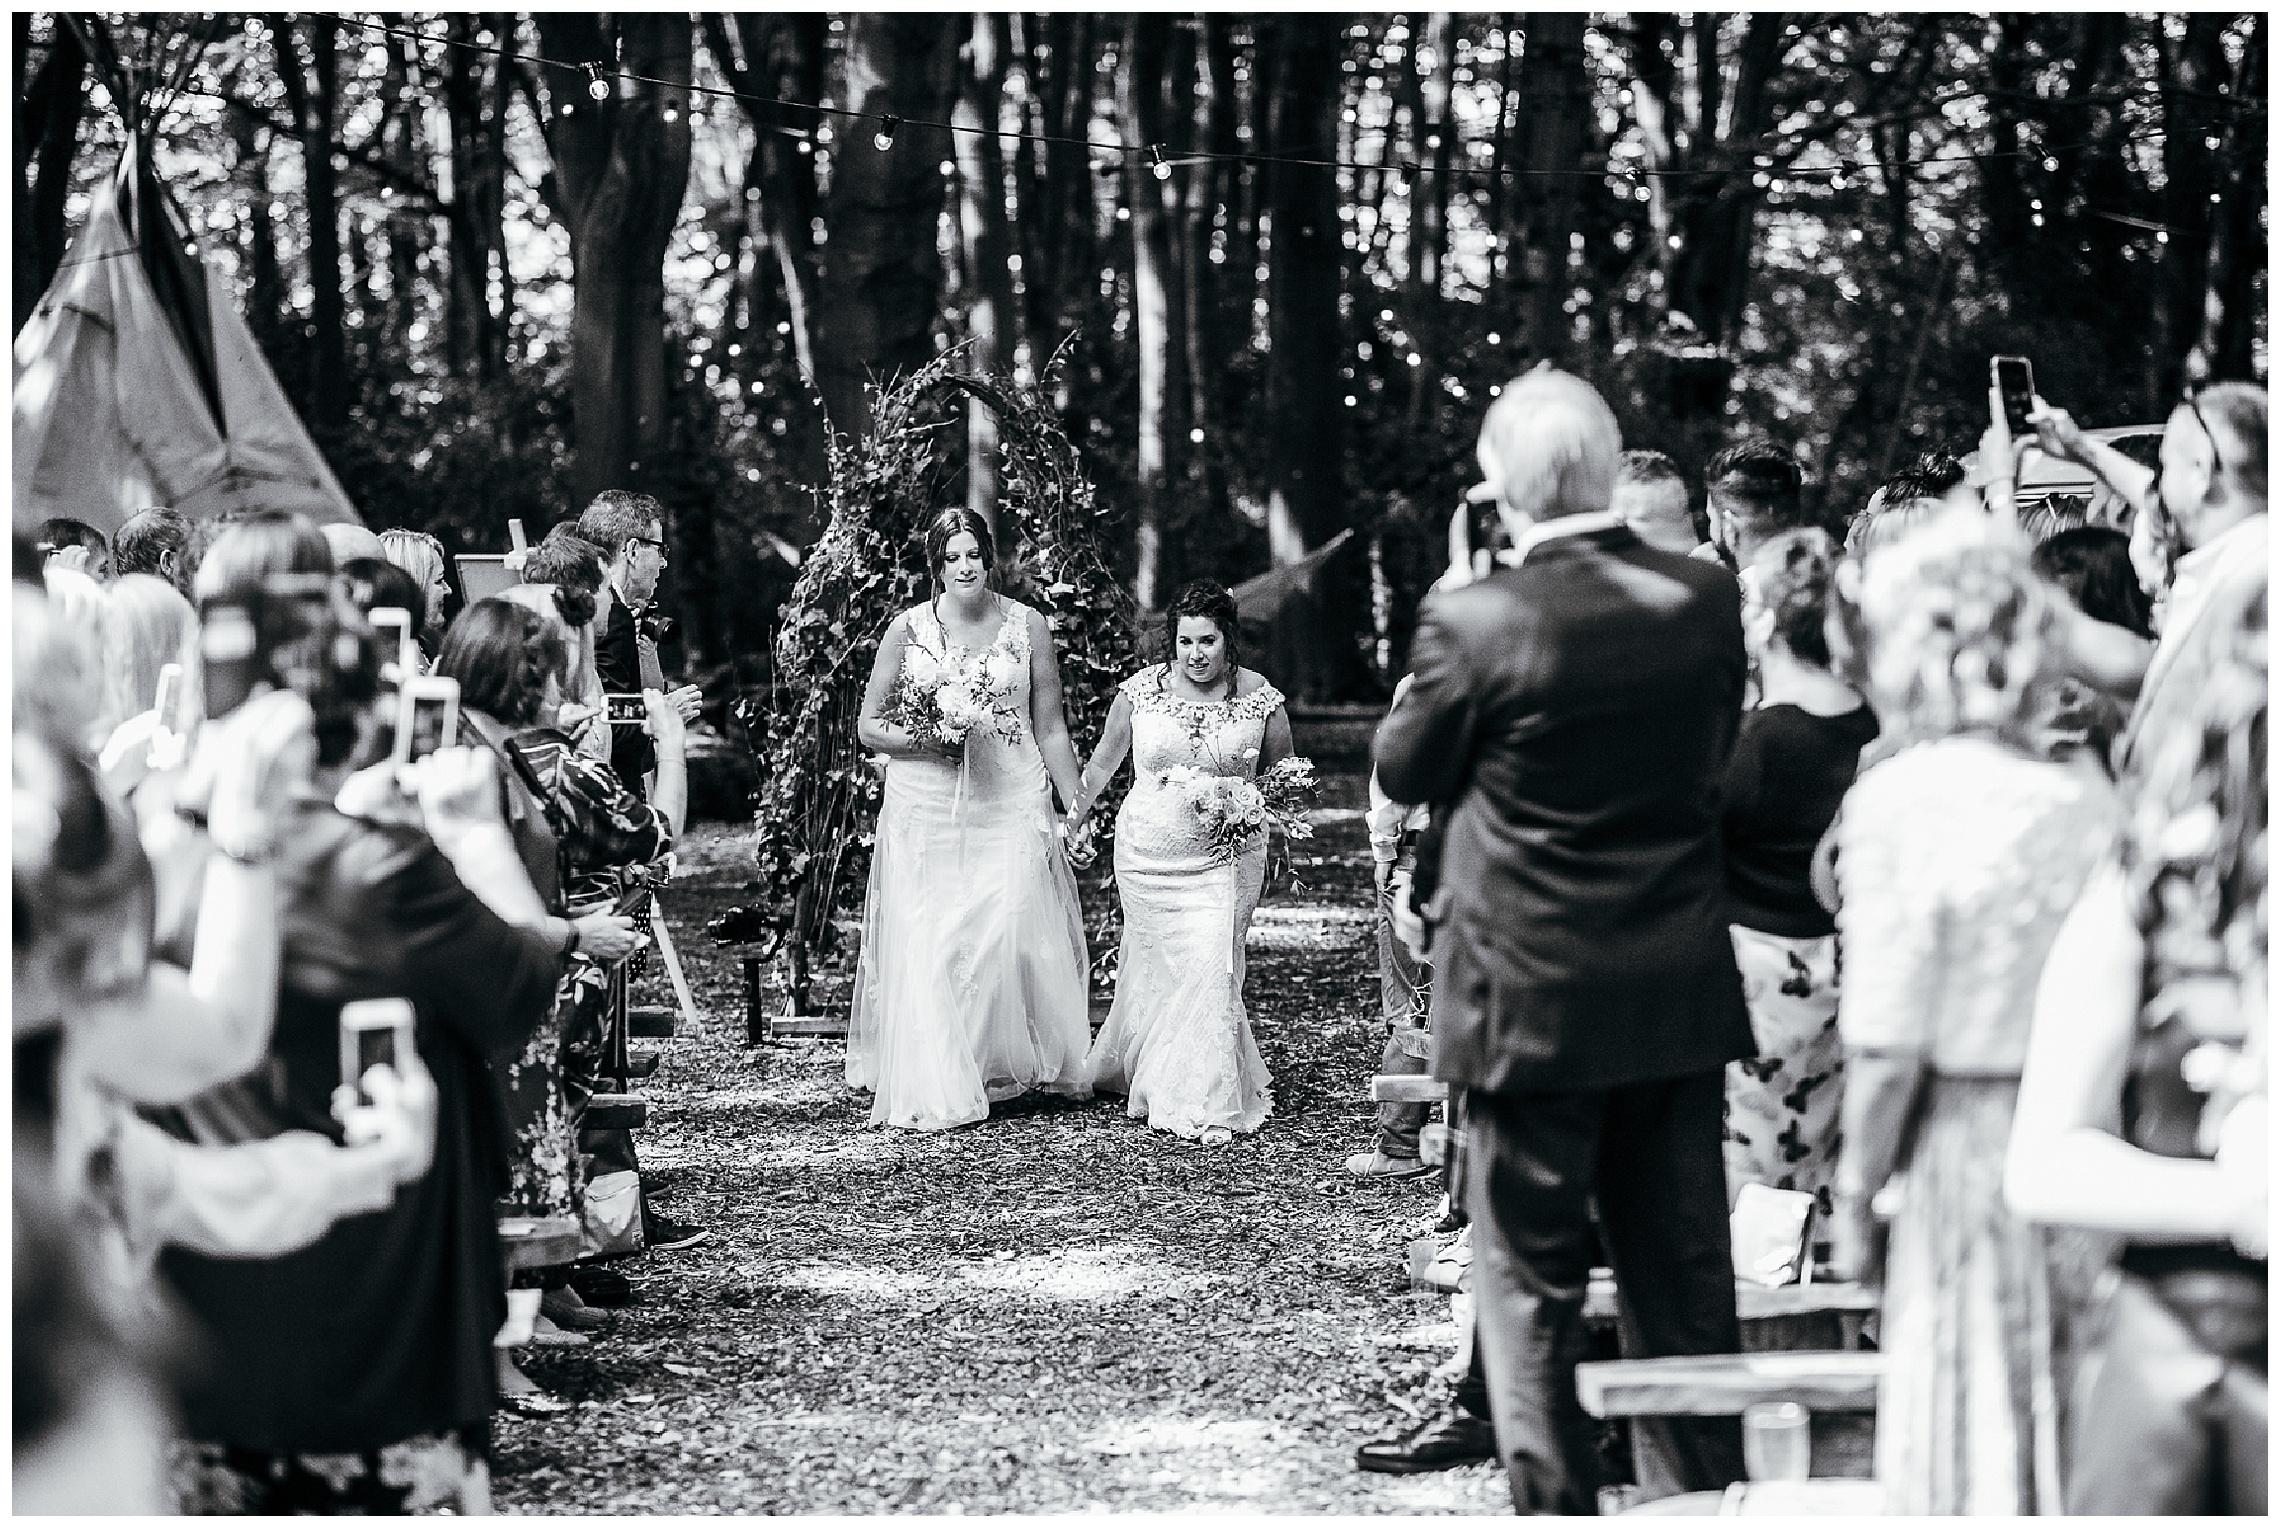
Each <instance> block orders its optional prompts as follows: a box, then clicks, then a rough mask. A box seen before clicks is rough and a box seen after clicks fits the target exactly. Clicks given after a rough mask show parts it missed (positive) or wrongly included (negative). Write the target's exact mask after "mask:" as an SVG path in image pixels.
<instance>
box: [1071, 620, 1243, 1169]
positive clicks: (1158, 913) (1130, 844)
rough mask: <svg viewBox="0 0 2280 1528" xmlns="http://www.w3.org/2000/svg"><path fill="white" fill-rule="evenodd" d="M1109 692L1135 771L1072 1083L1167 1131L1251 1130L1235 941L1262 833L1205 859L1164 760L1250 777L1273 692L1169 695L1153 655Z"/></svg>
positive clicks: (1119, 824) (1189, 810) (1239, 947)
mask: <svg viewBox="0 0 2280 1528" xmlns="http://www.w3.org/2000/svg"><path fill="white" fill-rule="evenodd" d="M1123 690H1124V694H1125V696H1126V697H1127V698H1128V699H1129V700H1130V701H1131V703H1132V767H1133V772H1134V775H1135V779H1134V781H1133V786H1132V793H1131V794H1130V795H1129V796H1127V797H1125V798H1124V809H1123V810H1122V811H1120V812H1118V813H1117V816H1116V884H1117V889H1118V891H1119V893H1120V894H1121V895H1122V897H1123V899H1124V946H1123V955H1122V959H1121V963H1120V965H1119V967H1118V970H1117V976H1116V1003H1115V1006H1114V1007H1113V1008H1111V1009H1110V1010H1109V1015H1108V1022H1107V1024H1105V1025H1104V1026H1102V1028H1101V1032H1100V1038H1099V1039H1098V1040H1097V1041H1095V1042H1094V1044H1093V1049H1092V1055H1091V1056H1090V1057H1089V1058H1087V1061H1086V1064H1085V1076H1086V1080H1087V1081H1088V1082H1090V1083H1091V1084H1092V1085H1093V1086H1094V1087H1096V1088H1098V1089H1100V1090H1101V1091H1102V1092H1106V1093H1122V1094H1124V1095H1125V1098H1126V1112H1127V1113H1129V1114H1130V1115H1131V1116H1132V1117H1133V1118H1134V1119H1145V1120H1146V1121H1147V1122H1148V1123H1149V1124H1150V1125H1152V1126H1154V1127H1155V1128H1157V1129H1159V1130H1168V1131H1170V1132H1171V1133H1172V1134H1174V1135H1178V1136H1184V1137H1187V1138H1188V1139H1191V1140H1192V1139H1194V1138H1195V1137H1196V1136H1198V1135H1201V1134H1202V1133H1203V1132H1204V1131H1206V1130H1209V1129H1212V1128H1214V1127H1217V1128H1221V1129H1225V1130H1228V1131H1230V1132H1234V1133H1238V1134H1240V1133H1244V1132H1248V1131H1252V1130H1256V1129H1258V1128H1259V1126H1260V1125H1261V1124H1262V1123H1264V1122H1265V1120H1266V1118H1267V1115H1268V1113H1269V1112H1270V1111H1271V1110H1272V1109H1273V1107H1274V1100H1273V1097H1272V1092H1271V1089H1270V1087H1269V1080H1268V1077H1267V1064H1266V1062H1265V1061H1264V1060H1263V1059H1261V1058H1260V1055H1259V1047H1258V1045H1257V1043H1256V1042H1255V1041H1253V1039H1252V1038H1251V1020H1250V1016H1249V1015H1248V1014H1247V1013H1246V1012H1245V1011H1244V1009H1243V970H1244V958H1243V940H1244V936H1245V935H1246V934H1247V933H1248V932H1249V930H1250V926H1251V913H1252V910H1253V909H1255V908H1256V907H1257V906H1258V905H1259V889H1260V887H1261V885H1262V884H1263V883H1264V882H1265V880H1266V871H1267V840H1266V835H1265V834H1264V833H1262V834H1260V836H1259V837H1258V838H1257V840H1255V841H1254V842H1253V843H1252V844H1251V846H1250V847H1249V848H1248V849H1247V850H1246V851H1245V852H1244V853H1243V854H1241V855H1240V856H1238V857H1237V858H1236V860H1235V862H1234V863H1233V864H1219V863H1214V862H1213V859H1212V855H1211V851H1210V849H1209V846H1208V845H1207V844H1206V843H1205V841H1204V838H1203V834H1202V830H1201V828H1200V826H1199V823H1198V819H1197V817H1196V814H1195V809H1194V808H1193V806H1191V805H1190V804H1189V801H1188V798H1187V797H1186V795H1185V794H1184V793H1183V792H1182V791H1181V790H1180V789H1179V787H1178V785H1177V784H1176V783H1175V782H1173V781H1169V780H1167V779H1166V771H1169V770H1174V769H1176V768H1178V767H1180V766H1182V765H1184V766H1186V767H1187V768H1189V769H1193V770H1195V771H1197V772H1198V773H1200V774H1209V775H1232V776H1237V777H1241V778H1246V779H1247V778H1249V777H1250V776H1252V775H1254V774H1256V773H1257V772H1258V762H1259V753H1258V750H1259V749H1260V747H1261V745H1262V743H1263V741H1264V739H1265V737H1266V730H1267V720H1268V718H1270V717H1272V716H1273V715H1274V713H1275V711H1276V710H1277V709H1278V708H1279V707H1280V706H1281V705H1282V703H1283V697H1282V695H1281V694H1280V693H1279V692H1278V691H1277V690H1276V689H1275V688H1274V686H1272V685H1261V686H1260V687H1259V688H1258V689H1256V690H1254V691H1253V692H1251V693H1250V694H1249V695H1245V696H1242V697H1240V698H1239V699H1236V700H1231V701H1216V702H1210V703H1204V702H1198V701H1189V700H1182V699H1180V698H1179V697H1177V696H1175V695H1172V694H1170V693H1169V692H1167V691H1166V690H1165V688H1164V670H1163V669H1162V668H1161V667H1160V666H1159V667H1153V668H1147V669H1143V670H1141V672H1139V673H1137V674H1135V675H1133V676H1132V677H1131V678H1130V679H1127V680H1126V681H1124V685H1123Z"/></svg>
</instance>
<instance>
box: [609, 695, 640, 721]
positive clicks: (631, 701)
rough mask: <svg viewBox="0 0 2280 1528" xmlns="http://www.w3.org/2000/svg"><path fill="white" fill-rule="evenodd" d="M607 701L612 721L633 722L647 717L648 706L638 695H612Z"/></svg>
mask: <svg viewBox="0 0 2280 1528" xmlns="http://www.w3.org/2000/svg"><path fill="white" fill-rule="evenodd" d="M609 702H610V720H611V721H613V722H619V723H635V722H641V721H645V720H647V719H648V716H649V707H648V705H647V704H645V703H644V702H643V700H642V698H641V697H640V696H638V695H612V696H611V697H609Z"/></svg>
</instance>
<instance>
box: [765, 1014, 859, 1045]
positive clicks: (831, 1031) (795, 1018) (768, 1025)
mask: <svg viewBox="0 0 2280 1528" xmlns="http://www.w3.org/2000/svg"><path fill="white" fill-rule="evenodd" d="M760 1022H761V1025H762V1033H763V1034H764V1035H765V1036H766V1037H767V1038H768V1039H771V1040H781V1039H787V1038H789V1037H791V1036H793V1035H806V1036H809V1037H810V1038H813V1039H845V1038H846V1037H847V1021H846V1020H845V1019H835V1018H832V1017H831V1016H829V1015H828V1014H785V1015H782V1016H781V1017H778V1016H774V1015H764V1016H763V1017H762V1018H761V1021H760Z"/></svg>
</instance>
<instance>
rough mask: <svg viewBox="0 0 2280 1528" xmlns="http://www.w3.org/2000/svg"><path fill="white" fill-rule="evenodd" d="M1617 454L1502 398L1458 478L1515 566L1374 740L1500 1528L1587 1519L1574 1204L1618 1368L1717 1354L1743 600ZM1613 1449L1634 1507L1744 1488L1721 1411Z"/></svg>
mask: <svg viewBox="0 0 2280 1528" xmlns="http://www.w3.org/2000/svg"><path fill="white" fill-rule="evenodd" d="M1621 450H1622V440H1621V436H1620V434H1619V432H1618V431H1617V428H1616V424H1615V419H1614V416H1613V414H1612V413H1611V412H1610V411H1609V410H1608V408H1607V405H1606V404H1605V403H1604V402H1602V401H1601V399H1600V398H1599V396H1598V394H1596V393H1595V392H1593V391H1592V390H1591V388H1590V387H1589V386H1588V385H1587V384H1585V383H1584V382H1582V381H1581V380H1579V379H1578V378H1576V377H1573V376H1570V375H1568V374H1566V373H1564V372H1558V371H1554V370H1552V369H1550V368H1549V367H1548V366H1547V367H1539V368H1538V369H1537V370H1536V371H1533V372H1531V373H1529V374H1528V375H1526V376H1524V377H1521V378H1518V379H1516V380H1515V381H1514V382H1513V383H1512V384H1511V385H1509V386H1508V387H1506V388H1505V389H1504V391H1503V393H1502V395H1501V396H1500V397H1499V398H1498V400H1497V402H1496V403H1495V404H1494V405H1492V406H1491V408H1490V410H1489V413H1488V417H1487V420H1486V421H1485V423H1484V424H1483V426H1482V430H1481V440H1480V447H1479V456H1480V464H1481V470H1482V472H1483V473H1484V474H1485V476H1486V477H1487V479H1488V482H1489V484H1490V485H1491V487H1492V488H1493V490H1494V492H1495V494H1496V496H1497V508H1498V513H1499V514H1500V515H1501V516H1502V518H1503V519H1504V521H1505V524H1506V526H1507V528H1508V529H1509V531H1510V533H1511V535H1512V540H1513V552H1512V560H1513V562H1514V563H1515V564H1516V565H1514V566H1510V567H1506V568H1502V569H1499V570H1498V571H1497V572H1495V573H1493V574H1491V575H1490V576H1489V577H1487V578H1485V579H1482V580H1481V581H1479V582H1477V583H1474V584H1471V585H1468V586H1466V587H1464V588H1461V589H1450V590H1446V591H1443V592H1441V593H1439V594H1436V595H1435V596H1434V598H1433V599H1432V600H1431V601H1430V602H1429V603H1428V604H1427V606H1426V608H1425V610H1424V612H1423V616H1422V619H1421V620H1420V621H1419V624H1418V630H1417V636H1416V640H1415V645H1414V647H1413V649H1412V654H1413V656H1412V660H1411V665H1410V667H1411V672H1412V673H1413V674H1414V675H1415V680H1414V683H1413V685H1412V688H1411V689H1410V691H1409V693H1408V694H1407V695H1405V696H1404V697H1403V699H1402V702H1401V704H1400V705H1399V706H1397V707H1395V708H1394V709H1393V710H1392V712H1390V713H1389V714H1388V716H1387V717H1386V720H1385V722H1384V724H1383V725H1382V726H1381V727H1380V729H1379V732H1378V738H1377V748H1376V761H1377V767H1378V770H1379V772H1380V777H1381V779H1382V780H1383V782H1384V785H1385V789H1386V791H1387V793H1388V794H1389V795H1390V796H1392V797H1393V798H1394V799H1396V800H1400V801H1412V802H1421V803H1426V804H1429V805H1430V806H1432V807H1433V809H1434V812H1435V815H1436V818H1438V817H1439V816H1440V815H1442V814H1443V813H1446V814H1447V817H1448V827H1447V830H1446V835H1445V840H1444V845H1443V848H1442V857H1441V863H1440V870H1439V886H1438V889H1437V891H1436V892H1435V893H1434V896H1433V899H1432V903H1431V905H1430V906H1429V907H1428V908H1426V909H1424V911H1425V913H1426V915H1427V919H1428V921H1429V922H1430V924H1431V925H1432V928H1433V930H1434V933H1433V950H1434V955H1435V960H1436V971H1435V981H1436V984H1437V987H1438V991H1437V994H1436V997H1437V1001H1436V1009H1435V1014H1434V1029H1435V1032H1434V1038H1433V1058H1432V1064H1433V1073H1434V1075H1435V1076H1438V1077H1441V1078H1443V1079H1444V1080H1446V1081H1448V1082H1449V1083H1450V1084H1451V1085H1452V1087H1455V1088H1461V1089H1463V1090H1464V1092H1465V1102H1464V1112H1465V1120H1466V1130H1467V1136H1468V1139H1467V1142H1466V1148H1465V1149H1466V1176H1467V1178H1468V1180H1469V1187H1468V1198H1469V1203H1470V1209H1471V1213H1472V1223H1473V1244H1474V1260H1473V1280H1474V1287H1473V1296H1474V1301H1475V1308H1476V1311H1477V1313H1478V1315H1477V1319H1478V1321H1479V1324H1480V1325H1479V1330H1480V1342H1481V1349H1482V1356H1483V1359H1484V1366H1485V1369H1486V1378H1487V1381H1488V1386H1489V1392H1490V1397H1491V1402H1492V1409H1493V1411H1494V1413H1495V1420H1496V1435H1497V1445H1498V1449H1499V1452H1500V1454H1501V1455H1502V1457H1503V1459H1504V1463H1505V1468H1506V1471H1507V1473H1508V1475H1509V1477H1510V1480H1511V1486H1512V1497H1513V1503H1514V1505H1515V1506H1516V1507H1517V1508H1518V1509H1519V1510H1521V1511H1523V1512H1572V1513H1589V1512H1592V1511H1594V1510H1595V1508H1596V1506H1597V1499H1596V1487H1597V1486H1598V1485H1599V1483H1600V1476H1601V1466H1600V1462H1599V1456H1598V1448H1597V1439H1596V1436H1595V1434H1594V1432H1593V1429H1592V1427H1591V1425H1590V1423H1589V1421H1588V1419H1587V1418H1586V1417H1585V1416H1584V1414H1583V1411H1582V1408H1581V1407H1580V1405H1579V1404H1578V1403H1577V1401H1576V1394H1575V1373H1574V1370H1575V1364H1576V1361H1577V1360H1578V1358H1579V1357H1581V1356H1582V1355H1583V1354H1584V1352H1585V1351H1586V1341H1585V1333H1584V1327H1583V1298H1584V1292H1585V1287H1586V1284H1587V1282H1588V1280H1589V1276H1590V1272H1591V1268H1592V1265H1593V1263H1594V1261H1595V1257H1594V1243H1593V1234H1592V1216H1591V1206H1592V1204H1593V1202H1594V1201H1595V1200H1596V1203H1597V1207H1598V1216H1599V1222H1600V1225H1601V1228H1602V1230H1603V1232H1604V1235H1605V1238H1606V1241H1607V1244H1608V1251H1609V1253H1610V1255H1611V1261H1612V1262H1613V1265H1614V1268H1615V1274H1616V1280H1617V1285H1618V1288H1619V1290H1620V1292H1621V1296H1622V1300H1623V1303H1624V1307H1625V1311H1626V1315H1627V1318H1628V1319H1627V1320H1626V1321H1625V1323H1624V1335H1625V1344H1624V1350H1625V1352H1626V1353H1628V1354H1630V1355H1633V1356H1641V1357H1647V1356H1654V1357H1661V1356H1672V1355H1677V1354H1704V1353H1730V1352H1733V1351H1735V1350H1736V1349H1737V1348H1738V1347H1739V1345H1740V1329H1739V1326H1738V1324H1737V1322H1736V1320H1735V1314H1734V1278H1733V1252H1732V1245H1731V1241H1730V1237H1729V1232H1728V1226H1727V1217H1726V1197H1725V1193H1724V1177H1725V1175H1724V1165H1723V1161H1722V1159H1721V1156H1720V1146H1719V1136H1720V1123H1719V1122H1720V1116H1721V1113H1722V1112H1723V1104H1724V1096H1725V1087H1724V1076H1725V1067H1726V1063H1727V1062H1729V1061H1733V1060H1737V1059H1739V1058H1740V1057H1743V1056H1746V1055H1748V1054H1749V1053H1750V1034H1749V1016H1748V1012H1747V1009H1746V1008H1745V1007H1744V1005H1743V1000H1742V989H1741V981H1740V978H1739V975H1738V974H1737V972H1736V970H1735V967H1734V952H1733V945H1732V942H1731V940H1730V939H1729V937H1728V935H1727V932H1726V918H1725V886H1724V876H1723V872H1722V866H1721V855H1720V850H1719V843H1718V819H1717V812H1716V802H1717V794H1718V793H1717V781H1718V778H1719V775H1720V773H1721V772H1722V771H1723V769H1724V767H1725V764H1726V758H1727V755H1728V753H1729V752H1730V750H1731V748H1732V745H1733V736H1734V726H1735V720H1736V718H1737V717H1738V716H1739V714H1740V711H1741V699H1742V681H1743V674H1744V668H1745V659H1744V655H1743V650H1742V634H1741V608H1740V591H1739V589H1738V587H1737V585H1736V582H1735V580H1734V579H1733V577H1732V576H1730V575H1729V574H1727V573H1725V572H1723V571H1721V570H1720V569H1717V568H1714V567H1710V566H1707V565H1706V564H1704V563H1702V562H1700V561H1698V560H1695V559H1691V558H1687V557H1681V556H1675V555H1673V554H1670V553H1667V552H1663V551H1659V550H1657V549H1655V548H1652V547H1649V546H1647V545H1646V544H1645V543H1644V542H1643V541H1642V540H1641V539H1640V538H1639V536H1638V535H1637V533H1635V532H1633V531H1631V530H1630V529H1628V528H1626V527H1625V526H1624V525H1623V524H1622V523H1621V522H1620V520H1618V519H1617V518H1616V516H1615V515H1614V514H1613V513H1612V512H1611V511H1610V510H1609V508H1608V503H1609V499H1610V496H1611V494H1612V492H1613V488H1614V482H1615V473H1616V467H1617V460H1618V457H1619V455H1620V453H1621ZM1790 473H1791V477H1790V479H1789V481H1790V482H1791V483H1792V484H1793V482H1794V468H1791V469H1790ZM1729 476H1747V474H1743V473H1740V472H1739V469H1737V470H1736V472H1735V473H1733V474H1729ZM1776 497H1778V495H1776ZM1717 502H1718V501H1717V500H1716V499H1713V504H1714V505H1715V504H1717ZM1730 506H1731V501H1729V517H1730V516H1731V508H1730ZM1750 523H1751V524H1753V525H1754V524H1757V523H1760V522H1758V521H1755V520H1752V521H1751V522H1750ZM1751 545H1752V548H1753V549H1754V545H1755V543H1754V542H1752V543H1751ZM1402 911H1403V912H1404V917H1405V921H1407V919H1408V917H1409V913H1408V910H1406V909H1404V910H1402ZM1633 1448H1634V1454H1635V1458H1636V1460H1637V1466H1638V1474H1639V1481H1640V1484H1641V1486H1642V1487H1643V1488H1644V1490H1645V1493H1646V1494H1647V1495H1648V1496H1650V1497H1653V1496H1661V1495H1669V1494H1672V1493H1674V1492H1678V1491H1695V1490H1712V1489H1716V1488H1718V1487H1722V1486H1724V1485H1726V1484H1727V1483H1729V1482H1731V1481H1734V1480H1736V1479H1739V1478H1740V1476H1741V1473H1742V1461H1741V1447H1740V1433H1739V1429H1738V1426H1737V1424H1736V1423H1735V1421H1734V1419H1732V1418H1709V1419H1683V1420H1662V1421H1654V1422H1647V1421H1642V1422H1640V1423H1639V1425H1638V1426H1637V1427H1636V1429H1635V1430H1634V1433H1633Z"/></svg>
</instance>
